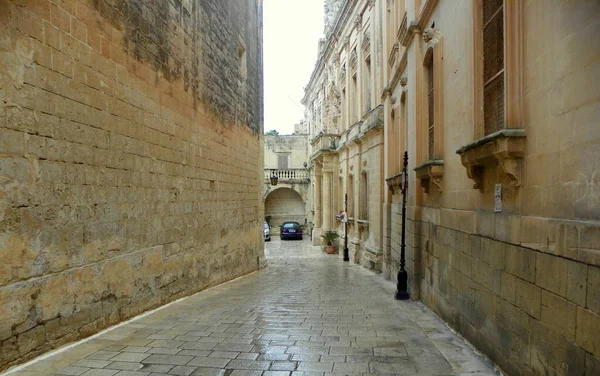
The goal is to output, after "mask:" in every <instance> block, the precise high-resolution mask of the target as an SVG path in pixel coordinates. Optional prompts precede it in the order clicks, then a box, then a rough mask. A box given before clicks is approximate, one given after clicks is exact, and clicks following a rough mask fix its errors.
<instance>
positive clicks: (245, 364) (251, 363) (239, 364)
mask: <svg viewBox="0 0 600 376" xmlns="http://www.w3.org/2000/svg"><path fill="white" fill-rule="evenodd" d="M270 365H271V362H269V361H260V360H243V359H233V360H232V361H230V362H229V363H228V364H227V368H230V369H262V370H268V369H269V366H270Z"/></svg>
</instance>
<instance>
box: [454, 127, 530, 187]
mask: <svg viewBox="0 0 600 376" xmlns="http://www.w3.org/2000/svg"><path fill="white" fill-rule="evenodd" d="M525 137H526V134H525V130H524V129H502V130H500V131H498V132H495V133H492V134H490V135H488V136H485V137H483V138H480V139H478V140H475V141H473V142H471V143H469V144H467V145H465V146H463V147H461V148H460V149H458V150H457V151H456V153H457V154H458V155H460V158H461V162H462V164H463V166H465V168H466V169H467V175H468V176H469V178H470V179H471V180H473V181H474V182H475V185H473V188H475V189H482V188H483V171H484V169H485V168H486V166H490V165H494V164H497V165H498V166H499V168H500V170H501V171H502V172H503V173H504V174H505V175H506V176H508V177H509V178H510V179H511V180H512V182H513V184H514V186H515V187H519V186H520V185H521V169H522V167H521V163H522V162H521V160H522V159H523V157H524V155H525Z"/></svg>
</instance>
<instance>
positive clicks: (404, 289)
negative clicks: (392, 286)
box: [394, 270, 410, 300]
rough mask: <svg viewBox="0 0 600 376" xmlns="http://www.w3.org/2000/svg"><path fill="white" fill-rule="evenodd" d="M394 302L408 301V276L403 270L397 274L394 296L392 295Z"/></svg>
mask: <svg viewBox="0 0 600 376" xmlns="http://www.w3.org/2000/svg"><path fill="white" fill-rule="evenodd" d="M394 297H395V298H396V300H408V299H409V298H410V295H409V294H408V274H407V273H406V271H405V270H401V271H399V272H398V284H397V286H396V294H395V295H394Z"/></svg>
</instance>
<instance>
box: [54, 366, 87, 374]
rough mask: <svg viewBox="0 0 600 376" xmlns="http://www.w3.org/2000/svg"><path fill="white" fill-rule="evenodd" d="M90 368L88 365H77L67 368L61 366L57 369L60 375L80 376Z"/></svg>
mask: <svg viewBox="0 0 600 376" xmlns="http://www.w3.org/2000/svg"><path fill="white" fill-rule="evenodd" d="M89 370H90V369H89V368H87V367H75V366H68V367H65V368H61V369H59V370H58V371H56V373H57V374H59V375H74V376H79V375H81V374H82V373H85V372H87V371H89Z"/></svg>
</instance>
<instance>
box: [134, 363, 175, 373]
mask: <svg viewBox="0 0 600 376" xmlns="http://www.w3.org/2000/svg"><path fill="white" fill-rule="evenodd" d="M172 368H173V366H172V365H165V364H144V365H143V367H142V368H140V371H143V372H150V373H168V372H169V371H170V370H171V369H172Z"/></svg>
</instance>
